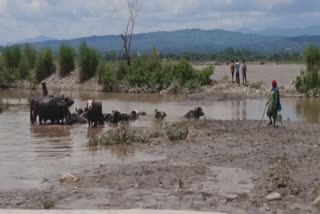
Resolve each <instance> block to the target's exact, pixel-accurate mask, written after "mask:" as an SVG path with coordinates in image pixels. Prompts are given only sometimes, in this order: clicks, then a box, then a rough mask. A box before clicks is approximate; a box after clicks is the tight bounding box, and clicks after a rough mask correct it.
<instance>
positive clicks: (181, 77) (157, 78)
mask: <svg viewBox="0 0 320 214" xmlns="http://www.w3.org/2000/svg"><path fill="white" fill-rule="evenodd" d="M212 75H213V68H212V67H207V68H205V69H203V70H201V71H199V70H195V69H194V68H193V67H192V65H191V64H190V63H189V62H188V61H186V60H183V59H182V60H179V61H178V62H174V61H171V60H166V59H161V58H160V56H158V55H156V54H155V53H152V54H151V55H150V56H141V57H137V58H135V59H134V60H133V62H132V65H131V67H128V66H127V65H126V63H125V62H123V61H118V62H109V63H106V62H100V65H99V68H98V77H99V82H100V83H101V84H103V85H105V86H108V87H113V86H114V85H118V84H119V83H120V82H128V83H129V84H130V86H137V87H141V86H149V87H155V86H156V87H157V88H158V89H159V90H161V89H166V88H168V87H169V86H170V85H171V84H172V83H178V84H179V86H182V87H185V88H188V89H196V88H199V87H200V86H203V85H207V84H209V83H210V81H211V80H210V77H211V76H212Z"/></svg>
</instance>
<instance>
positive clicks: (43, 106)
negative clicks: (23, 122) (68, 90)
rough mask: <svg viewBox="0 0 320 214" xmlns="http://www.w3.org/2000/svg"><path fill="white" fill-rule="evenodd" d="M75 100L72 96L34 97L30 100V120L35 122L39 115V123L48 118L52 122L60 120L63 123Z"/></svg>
mask: <svg viewBox="0 0 320 214" xmlns="http://www.w3.org/2000/svg"><path fill="white" fill-rule="evenodd" d="M73 103H74V101H73V100H72V99H71V98H65V97H64V96H63V95H62V96H47V97H34V98H32V99H31V101H30V120H31V123H32V124H33V123H34V122H35V121H36V119H37V117H39V123H40V125H41V124H42V121H44V122H46V121H47V120H50V121H51V124H54V123H55V122H58V123H59V122H60V120H61V123H62V124H63V123H64V119H65V117H66V116H67V114H69V113H70V112H69V107H70V106H71V105H73Z"/></svg>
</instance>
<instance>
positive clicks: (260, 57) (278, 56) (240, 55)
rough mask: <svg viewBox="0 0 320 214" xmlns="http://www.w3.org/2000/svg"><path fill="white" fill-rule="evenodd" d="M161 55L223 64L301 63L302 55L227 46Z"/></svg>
mask: <svg viewBox="0 0 320 214" xmlns="http://www.w3.org/2000/svg"><path fill="white" fill-rule="evenodd" d="M163 57H166V58H169V59H173V60H179V59H181V58H183V59H186V60H188V61H191V62H207V61H216V62H217V64H224V63H227V62H231V61H232V60H234V61H235V60H237V59H238V60H242V59H245V60H246V61H251V62H252V61H256V62H263V63H264V62H275V63H303V55H301V54H300V53H298V52H294V53H274V54H271V53H270V54H267V53H264V54H263V53H260V52H257V51H249V50H247V49H241V50H235V49H233V48H227V49H225V50H223V51H220V52H217V53H195V52H185V53H183V54H166V55H163Z"/></svg>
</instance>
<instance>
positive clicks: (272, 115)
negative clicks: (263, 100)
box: [267, 80, 282, 127]
mask: <svg viewBox="0 0 320 214" xmlns="http://www.w3.org/2000/svg"><path fill="white" fill-rule="evenodd" d="M271 91H272V95H271V96H270V99H269V101H268V102H267V105H269V106H268V111H267V115H268V117H269V120H270V123H269V125H272V124H273V126H274V127H275V126H276V120H277V116H278V112H280V111H281V110H282V107H281V104H280V92H279V89H278V86H277V82H276V81H275V80H273V81H272V90H271ZM272 119H273V121H272Z"/></svg>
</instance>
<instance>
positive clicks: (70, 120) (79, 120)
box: [66, 114, 88, 125]
mask: <svg viewBox="0 0 320 214" xmlns="http://www.w3.org/2000/svg"><path fill="white" fill-rule="evenodd" d="M86 123H88V120H87V119H86V118H84V117H82V116H80V115H78V114H69V115H68V116H67V117H66V124H67V125H74V124H86Z"/></svg>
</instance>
